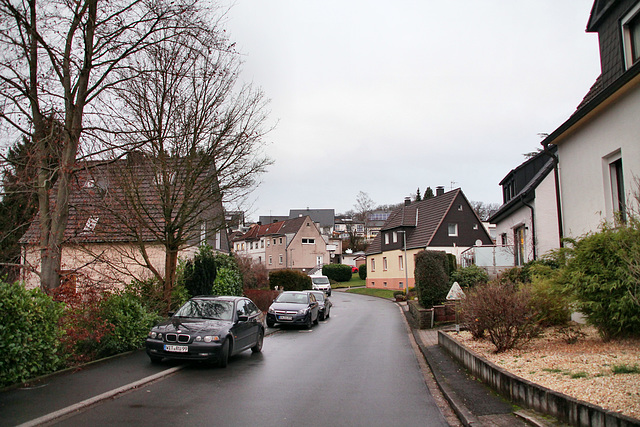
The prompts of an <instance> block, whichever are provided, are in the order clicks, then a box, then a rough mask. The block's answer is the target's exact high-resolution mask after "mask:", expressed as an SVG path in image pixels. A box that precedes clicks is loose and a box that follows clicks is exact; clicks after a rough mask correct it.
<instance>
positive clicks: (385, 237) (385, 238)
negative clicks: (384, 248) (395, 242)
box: [384, 233, 389, 245]
mask: <svg viewBox="0 0 640 427" xmlns="http://www.w3.org/2000/svg"><path fill="white" fill-rule="evenodd" d="M384 244H385V245H388V244H389V233H384Z"/></svg>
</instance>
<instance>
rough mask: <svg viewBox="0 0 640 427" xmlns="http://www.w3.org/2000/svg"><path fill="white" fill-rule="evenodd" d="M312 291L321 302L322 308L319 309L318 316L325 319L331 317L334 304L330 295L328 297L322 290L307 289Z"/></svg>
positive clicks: (319, 302)
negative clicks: (330, 299)
mask: <svg viewBox="0 0 640 427" xmlns="http://www.w3.org/2000/svg"><path fill="white" fill-rule="evenodd" d="M307 292H309V293H312V294H313V296H314V297H316V301H318V304H320V310H318V318H319V319H320V320H325V319H327V318H329V316H330V315H331V307H333V304H332V303H331V301H329V297H327V296H326V295H325V294H324V292H322V291H307Z"/></svg>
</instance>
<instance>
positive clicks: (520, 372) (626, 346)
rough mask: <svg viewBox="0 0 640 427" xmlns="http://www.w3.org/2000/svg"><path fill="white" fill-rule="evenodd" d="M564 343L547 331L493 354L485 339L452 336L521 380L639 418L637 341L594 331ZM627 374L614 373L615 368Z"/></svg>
mask: <svg viewBox="0 0 640 427" xmlns="http://www.w3.org/2000/svg"><path fill="white" fill-rule="evenodd" d="M582 332H584V333H585V336H584V337H582V338H580V339H579V340H578V341H577V342H576V343H575V344H568V343H567V342H566V341H565V339H564V337H563V335H561V334H559V333H558V332H557V331H555V330H552V329H550V330H547V331H546V332H545V333H544V334H543V335H542V336H541V337H539V338H537V339H535V340H533V341H531V342H529V343H527V344H525V345H523V346H522V347H521V348H519V349H514V350H509V351H506V352H504V353H499V354H496V353H494V350H495V347H494V346H493V344H491V342H490V341H488V340H479V341H474V340H473V339H472V338H471V334H469V333H468V332H465V331H463V332H460V333H459V334H456V333H455V332H453V333H450V335H451V336H452V337H453V338H455V339H456V340H458V341H459V342H461V343H462V344H463V345H465V346H466V347H467V348H469V349H471V350H473V351H474V352H475V353H477V354H479V355H481V356H483V357H484V358H486V359H488V360H489V361H491V362H493V363H495V364H496V365H498V366H500V367H501V368H502V369H505V370H506V371H509V372H511V373H513V374H515V375H517V376H519V377H521V378H524V379H526V380H529V381H531V382H534V383H536V384H540V385H542V386H544V387H547V388H550V389H552V390H555V391H558V392H560V393H564V394H566V395H568V396H572V397H574V398H576V399H580V400H583V401H586V402H589V403H592V404H595V405H598V406H600V407H603V408H605V409H608V410H611V411H615V412H619V413H622V414H624V415H627V416H629V417H633V418H636V419H640V339H626V340H618V341H609V342H603V341H602V339H601V338H600V337H599V335H598V334H597V332H596V331H595V329H593V328H590V327H584V328H582ZM620 371H622V372H629V371H630V373H615V372H620Z"/></svg>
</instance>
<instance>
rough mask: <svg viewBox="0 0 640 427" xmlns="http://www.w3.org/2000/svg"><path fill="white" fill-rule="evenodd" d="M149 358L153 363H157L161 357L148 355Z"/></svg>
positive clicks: (160, 360)
mask: <svg viewBox="0 0 640 427" xmlns="http://www.w3.org/2000/svg"><path fill="white" fill-rule="evenodd" d="M149 359H151V363H153V364H154V365H157V364H158V363H160V362H162V357H160V356H152V355H149Z"/></svg>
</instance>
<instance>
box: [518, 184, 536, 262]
mask: <svg viewBox="0 0 640 427" xmlns="http://www.w3.org/2000/svg"><path fill="white" fill-rule="evenodd" d="M524 196H525V195H524V194H523V195H522V196H520V201H521V202H522V204H523V205H525V206H526V207H528V208H529V209H531V236H532V237H531V250H532V251H533V260H534V261H535V260H536V259H538V257H537V255H536V220H535V215H534V209H533V206H531V205H530V204H529V203H527V202H525V201H524Z"/></svg>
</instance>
